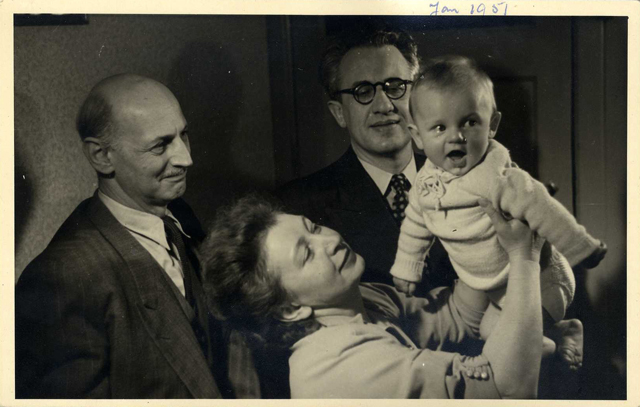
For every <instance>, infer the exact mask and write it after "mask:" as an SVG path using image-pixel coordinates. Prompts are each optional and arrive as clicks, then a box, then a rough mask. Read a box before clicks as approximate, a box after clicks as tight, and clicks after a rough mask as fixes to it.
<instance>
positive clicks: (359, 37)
mask: <svg viewBox="0 0 640 407" xmlns="http://www.w3.org/2000/svg"><path fill="white" fill-rule="evenodd" d="M385 45H393V46H394V47H396V48H398V51H400V53H401V54H402V56H403V57H404V59H405V60H406V61H407V63H408V64H409V68H410V69H411V76H412V77H411V79H414V78H415V76H416V75H417V74H418V70H419V68H420V59H419V57H418V45H417V44H416V42H415V41H414V39H413V37H412V36H411V35H410V34H409V33H407V32H405V31H403V30H400V29H395V28H390V27H382V28H379V27H365V28H363V29H361V30H360V29H356V30H353V31H351V32H349V33H341V34H339V35H336V36H333V37H331V38H330V39H329V43H328V45H327V47H326V49H325V52H324V56H323V58H322V64H321V67H320V79H321V81H322V86H324V90H325V92H326V93H327V95H328V96H329V98H331V99H332V100H338V99H339V97H340V94H339V93H338V90H339V89H338V86H339V85H340V72H339V71H340V63H341V62H342V58H344V56H345V55H346V54H347V52H349V51H350V50H351V49H353V48H367V47H373V48H380V47H383V46H385Z"/></svg>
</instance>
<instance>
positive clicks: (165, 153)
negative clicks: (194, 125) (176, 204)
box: [109, 84, 193, 214]
mask: <svg viewBox="0 0 640 407" xmlns="http://www.w3.org/2000/svg"><path fill="white" fill-rule="evenodd" d="M114 123H115V125H116V141H115V145H114V146H113V148H112V149H111V151H109V155H110V158H111V162H112V164H113V168H114V170H115V171H114V180H115V181H116V182H117V184H118V186H119V187H120V189H121V190H122V192H123V193H124V196H123V197H121V199H120V200H121V201H124V202H122V203H124V204H125V205H127V206H130V207H132V208H134V209H138V210H142V211H145V212H148V213H154V214H163V212H164V208H165V207H166V205H167V204H168V203H169V202H171V201H172V200H174V199H176V198H178V197H180V196H182V194H184V192H185V190H186V188H187V186H186V181H187V168H188V167H190V166H191V165H192V164H193V162H192V161H191V150H190V146H189V138H188V133H187V122H186V120H185V118H184V116H183V115H182V111H181V109H180V105H179V104H178V101H177V100H176V99H175V97H174V96H173V95H172V94H171V92H170V91H169V90H168V89H166V88H164V87H163V86H161V85H159V84H143V85H139V86H138V87H137V89H135V91H132V92H129V93H128V94H127V95H125V96H122V97H117V98H116V100H115V101H114Z"/></svg>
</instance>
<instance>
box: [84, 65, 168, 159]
mask: <svg viewBox="0 0 640 407" xmlns="http://www.w3.org/2000/svg"><path fill="white" fill-rule="evenodd" d="M158 96H159V97H164V98H169V99H173V100H175V97H174V96H173V94H172V93H171V91H170V90H169V89H168V88H167V87H166V86H164V85H163V84H161V83H160V82H157V81H155V80H153V79H150V78H146V77H144V76H139V75H134V74H128V73H125V74H118V75H114V76H110V77H108V78H105V79H103V80H102V81H100V82H99V83H98V84H97V85H95V86H94V87H93V89H91V92H89V95H88V96H87V98H86V99H85V101H84V103H83V104H82V107H81V108H80V112H79V113H78V119H77V123H76V125H77V130H78V133H79V134H80V139H82V140H83V141H84V140H85V139H86V138H87V137H93V138H96V139H99V140H100V141H101V142H102V143H103V145H104V146H105V147H109V146H113V145H114V144H116V143H117V139H118V137H117V135H118V132H117V129H118V123H119V121H120V120H122V119H123V118H125V117H126V116H127V115H129V114H135V111H136V110H139V109H141V108H144V107H145V104H146V103H148V101H149V100H150V99H154V98H155V97H158ZM176 103H177V101H176Z"/></svg>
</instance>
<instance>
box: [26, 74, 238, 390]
mask: <svg viewBox="0 0 640 407" xmlns="http://www.w3.org/2000/svg"><path fill="white" fill-rule="evenodd" d="M77 127H78V132H79V134H80V138H81V140H82V142H83V150H84V154H85V156H86V158H87V159H88V160H89V163H90V164H91V166H92V167H93V168H94V169H95V171H96V172H97V174H98V190H97V191H96V192H95V194H94V195H93V197H91V198H89V199H87V200H85V201H84V202H82V203H81V204H80V205H79V206H78V207H77V208H76V210H75V211H74V212H73V213H72V214H71V215H70V216H69V218H68V219H67V220H66V221H65V222H64V224H63V225H62V226H61V227H60V229H59V230H58V232H57V233H56V235H55V236H54V237H53V240H52V241H51V243H50V244H49V246H48V247H47V248H46V249H45V250H44V252H43V253H42V254H40V255H39V256H38V257H37V258H36V259H35V260H34V261H33V262H31V264H29V266H28V267H27V268H26V269H25V271H24V273H23V274H22V275H21V277H20V279H19V281H18V284H17V286H16V397H17V398H220V397H233V396H234V393H233V388H232V386H231V384H230V381H229V379H228V374H227V365H228V355H227V343H228V332H227V331H226V330H225V329H224V328H223V327H222V326H221V325H220V323H219V322H217V321H216V320H215V319H214V318H213V317H212V316H211V313H210V312H209V311H208V308H207V304H206V301H205V299H204V296H203V292H202V285H201V283H200V281H201V279H200V269H199V266H198V262H197V258H196V249H197V243H198V242H199V241H200V240H201V239H202V237H203V235H204V234H203V231H202V229H201V227H200V224H199V222H198V220H197V219H196V218H195V216H194V214H193V213H192V211H191V210H190V208H189V207H188V206H187V205H186V204H185V203H184V201H182V200H181V199H180V197H181V196H182V195H183V194H184V192H185V190H186V177H187V171H188V168H189V167H190V166H191V165H192V160H191V154H190V145H189V137H188V131H187V122H186V120H185V118H184V116H183V115H182V111H181V109H180V105H179V103H178V101H177V100H176V98H175V97H174V96H173V94H172V93H171V91H169V89H167V88H166V87H165V86H164V85H162V84H161V83H159V82H156V81H154V80H151V79H148V78H144V77H140V76H136V75H130V74H122V75H116V76H112V77H109V78H107V79H105V80H103V81H101V82H100V83H98V84H97V85H96V86H95V87H94V88H93V89H92V90H91V92H90V93H89V95H88V97H87V99H86V100H85V102H84V104H83V105H82V107H81V109H80V112H79V115H78V122H77Z"/></svg>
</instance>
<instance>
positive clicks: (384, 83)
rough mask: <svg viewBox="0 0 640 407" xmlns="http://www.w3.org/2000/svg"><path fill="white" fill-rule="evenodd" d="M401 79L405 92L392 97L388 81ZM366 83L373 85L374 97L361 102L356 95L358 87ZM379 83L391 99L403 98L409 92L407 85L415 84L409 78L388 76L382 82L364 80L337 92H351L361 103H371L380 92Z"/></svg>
mask: <svg viewBox="0 0 640 407" xmlns="http://www.w3.org/2000/svg"><path fill="white" fill-rule="evenodd" d="M395 79H397V80H399V81H400V82H401V83H402V85H403V86H404V92H402V95H400V96H398V97H392V96H390V95H389V94H388V93H387V89H388V83H389V82H390V81H392V80H395ZM365 85H371V86H373V97H372V98H371V100H370V101H368V102H361V101H359V100H358V98H357V97H356V89H358V88H359V87H361V86H365ZM378 85H380V86H382V91H383V92H384V94H385V96H387V97H388V98H389V99H391V100H398V99H402V97H403V96H404V95H406V94H407V89H408V88H407V85H413V81H412V80H409V79H400V78H387V79H385V80H384V81H382V82H376V83H371V82H368V81H363V82H360V83H359V84H357V85H356V86H354V87H353V88H347V89H342V90H338V91H336V93H337V94H339V95H341V94H345V93H346V94H349V95H351V96H353V99H354V100H355V101H356V102H358V103H360V104H361V105H365V106H366V105H369V104H371V102H373V100H374V99H375V98H376V93H377V92H378Z"/></svg>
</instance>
